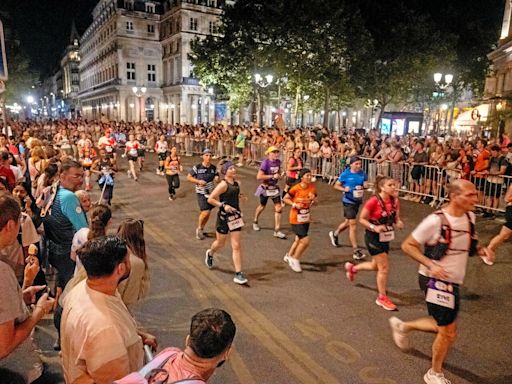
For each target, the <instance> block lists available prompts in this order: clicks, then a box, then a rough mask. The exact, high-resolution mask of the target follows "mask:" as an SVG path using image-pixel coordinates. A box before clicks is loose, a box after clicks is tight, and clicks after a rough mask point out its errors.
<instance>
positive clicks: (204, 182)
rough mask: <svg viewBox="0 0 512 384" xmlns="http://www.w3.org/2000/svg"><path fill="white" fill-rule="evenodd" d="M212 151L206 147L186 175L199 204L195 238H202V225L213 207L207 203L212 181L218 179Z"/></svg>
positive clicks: (212, 186) (212, 187)
mask: <svg viewBox="0 0 512 384" xmlns="http://www.w3.org/2000/svg"><path fill="white" fill-rule="evenodd" d="M211 162H212V153H211V152H210V150H209V149H208V148H206V149H205V150H204V151H203V161H202V162H201V163H199V164H197V165H194V166H193V167H192V169H191V170H190V172H189V173H188V175H187V180H188V181H190V182H191V183H192V184H195V186H196V194H197V202H198V204H199V210H200V211H201V212H200V213H199V219H198V222H197V228H196V239H198V240H203V239H204V237H205V235H204V233H203V230H204V227H205V225H206V223H207V222H208V219H209V218H210V212H211V210H212V209H213V208H214V207H213V205H211V204H210V203H208V196H209V195H210V193H212V191H213V189H214V182H215V181H217V180H218V178H219V173H218V172H217V167H216V166H215V165H213V164H212V163H211Z"/></svg>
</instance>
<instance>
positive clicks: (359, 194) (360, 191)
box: [352, 189, 364, 199]
mask: <svg viewBox="0 0 512 384" xmlns="http://www.w3.org/2000/svg"><path fill="white" fill-rule="evenodd" d="M352 195H354V197H355V198H356V199H362V198H363V196H364V189H354V191H353V192H352Z"/></svg>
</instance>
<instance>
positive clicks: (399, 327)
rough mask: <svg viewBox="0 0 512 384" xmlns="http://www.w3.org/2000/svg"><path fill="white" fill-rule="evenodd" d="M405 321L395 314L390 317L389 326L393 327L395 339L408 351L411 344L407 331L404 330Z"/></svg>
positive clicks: (396, 342) (399, 345)
mask: <svg viewBox="0 0 512 384" xmlns="http://www.w3.org/2000/svg"><path fill="white" fill-rule="evenodd" d="M403 323H404V322H403V321H402V320H400V319H399V318H398V317H395V316H393V317H390V318H389V326H390V327H391V332H392V335H393V341H394V342H395V344H396V346H397V347H398V348H400V349H401V350H402V351H407V350H408V349H410V348H411V345H410V342H409V336H408V334H407V332H405V331H404V330H403Z"/></svg>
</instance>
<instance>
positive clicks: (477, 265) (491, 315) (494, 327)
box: [36, 154, 512, 384]
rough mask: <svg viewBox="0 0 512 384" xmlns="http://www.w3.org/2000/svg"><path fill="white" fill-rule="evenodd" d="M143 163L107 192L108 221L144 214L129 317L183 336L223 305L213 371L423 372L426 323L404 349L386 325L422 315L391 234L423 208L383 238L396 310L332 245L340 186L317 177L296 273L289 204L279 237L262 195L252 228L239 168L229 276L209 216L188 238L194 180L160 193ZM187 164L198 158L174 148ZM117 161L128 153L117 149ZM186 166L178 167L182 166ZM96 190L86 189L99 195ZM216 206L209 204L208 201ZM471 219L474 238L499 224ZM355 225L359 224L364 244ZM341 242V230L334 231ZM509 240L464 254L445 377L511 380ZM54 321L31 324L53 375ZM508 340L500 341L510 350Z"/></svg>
mask: <svg viewBox="0 0 512 384" xmlns="http://www.w3.org/2000/svg"><path fill="white" fill-rule="evenodd" d="M147 160H148V161H147V165H146V170H145V172H144V173H143V174H142V176H141V177H140V179H139V182H135V181H133V180H131V179H128V178H127V176H126V171H124V172H120V173H119V175H118V176H117V178H116V186H115V191H114V200H113V216H114V225H113V226H112V228H111V230H112V231H115V229H116V228H117V225H118V223H119V222H120V221H121V220H122V219H124V218H126V217H134V218H142V219H144V221H145V224H144V227H145V231H146V243H147V245H148V249H149V257H150V259H151V265H150V267H151V276H152V280H151V290H150V293H149V296H148V297H147V298H146V299H145V300H143V301H142V302H141V303H140V304H139V305H137V306H136V308H135V310H134V316H135V318H136V319H137V322H138V323H139V324H140V326H141V327H142V328H144V329H145V330H147V331H149V332H151V333H153V334H155V335H156V336H157V337H158V340H159V344H160V346H161V347H166V346H179V347H181V346H183V344H184V340H185V337H186V335H187V332H188V326H189V321H190V317H191V316H192V315H193V314H194V313H196V312H197V311H199V310H201V309H203V308H206V307H211V306H215V307H220V308H223V309H225V310H227V311H228V312H229V313H230V314H231V315H232V316H233V318H234V321H235V322H236V325H237V329H238V332H237V335H236V338H235V351H234V353H233V354H232V356H231V359H230V360H229V361H228V363H227V364H226V365H225V366H223V367H222V368H220V369H218V370H217V372H216V374H215V375H214V377H213V378H212V379H211V380H210V382H211V383H213V384H220V383H244V384H251V383H290V384H292V383H311V384H313V383H368V384H370V383H373V384H379V383H380V384H384V383H386V384H393V383H404V384H406V383H407V384H409V383H422V382H423V374H424V373H425V372H426V371H427V369H428V368H429V366H430V356H431V345H432V340H433V335H430V334H419V333H418V334H414V335H412V341H413V347H414V349H413V351H412V352H410V353H402V352H401V351H400V350H399V349H398V348H397V347H396V346H395V345H394V343H393V341H392V339H391V332H390V328H389V325H388V318H389V317H390V316H392V315H395V316H398V317H400V318H402V319H404V320H410V319H414V318H417V317H421V316H424V315H426V309H425V305H424V301H423V295H422V293H421V292H420V290H419V289H418V284H417V265H416V264H415V263H414V262H412V261H411V260H410V259H409V258H408V257H406V256H405V255H404V254H403V253H402V252H401V251H400V250H399V247H400V241H402V240H403V239H404V238H405V236H406V235H408V234H409V232H410V231H411V230H412V229H413V228H414V227H415V225H416V224H418V223H419V221H420V220H421V219H422V218H423V217H425V216H426V215H427V214H428V213H429V212H431V211H432V208H430V207H428V206H424V205H419V204H418V203H411V202H408V201H401V204H402V217H403V220H404V222H405V224H406V229H405V230H403V231H400V232H398V233H397V240H396V241H394V242H393V243H392V250H391V256H390V259H391V266H390V279H389V284H388V287H389V296H390V297H391V298H392V300H393V301H394V302H395V303H396V304H397V305H398V307H399V311H398V312H394V313H390V312H387V311H385V310H383V309H382V308H380V307H378V306H377V305H376V304H375V298H376V295H377V293H376V283H375V274H374V273H363V272H362V273H359V275H358V276H357V280H356V283H355V284H352V283H350V282H348V281H347V279H346V278H345V274H344V271H343V264H344V263H345V262H346V261H350V260H352V257H351V253H352V252H351V248H350V247H347V246H342V247H339V248H334V247H332V246H331V244H330V241H329V238H328V235H327V233H328V231H329V230H331V229H334V228H335V226H336V225H337V224H338V223H339V222H340V221H341V220H342V218H343V216H342V210H341V205H340V203H339V197H340V196H339V194H338V192H336V191H334V190H333V189H332V187H331V186H329V185H327V184H324V183H321V182H318V183H317V188H318V192H319V205H318V206H316V207H314V209H313V211H312V217H313V222H312V224H311V230H310V234H311V240H312V242H311V247H310V249H308V250H307V251H306V254H305V255H304V258H303V262H302V267H303V270H304V271H303V273H301V274H297V273H295V272H293V271H291V269H290V268H289V267H288V266H287V264H285V263H284V262H283V255H284V254H285V252H286V251H287V250H288V248H289V246H290V244H291V241H292V240H291V239H292V235H291V231H290V225H289V224H288V208H285V213H284V215H283V220H282V222H283V230H284V231H285V232H286V233H287V234H288V235H289V239H288V240H279V239H276V238H274V237H272V226H273V212H272V206H271V204H269V206H268V207H267V209H266V211H265V212H264V213H263V214H262V217H261V219H260V226H261V227H262V230H261V231H260V232H254V231H253V230H252V228H251V227H250V223H251V221H252V216H253V213H254V209H255V207H256V204H257V199H256V198H255V197H254V191H255V189H256V185H257V184H256V180H255V169H254V168H246V167H244V168H241V169H239V176H240V180H241V185H242V192H243V193H245V194H246V195H248V197H249V198H248V200H247V201H245V202H242V205H241V209H242V211H243V212H244V220H245V222H246V227H245V228H244V230H243V233H242V255H243V266H244V267H243V270H244V271H245V272H246V273H247V275H248V278H249V284H248V286H238V285H236V284H234V283H233V281H232V278H233V269H232V268H233V267H232V262H231V252H230V248H229V243H228V244H227V247H228V248H226V249H224V250H223V251H222V252H220V253H218V254H216V255H215V256H216V257H215V267H214V268H213V269H212V270H208V269H207V268H206V266H205V265H204V252H205V250H206V249H207V248H208V247H209V245H210V244H211V242H212V241H213V233H214V223H215V216H214V215H212V218H211V219H210V222H209V224H208V226H207V228H206V229H207V230H208V232H210V233H211V237H209V238H207V239H205V240H202V241H200V240H196V239H195V234H194V230H195V228H196V223H197V215H198V208H197V203H196V197H195V193H194V191H193V186H192V185H191V184H190V183H188V182H187V181H186V180H185V177H182V186H181V188H180V189H179V191H178V199H177V200H176V201H173V202H171V201H169V200H168V199H167V184H166V182H165V178H164V177H161V176H157V175H156V174H155V172H154V171H155V164H156V163H155V155H154V154H148V156H147ZM183 161H184V163H185V166H186V167H185V168H186V169H188V168H189V166H191V165H192V164H193V161H198V159H197V158H196V159H192V158H183ZM120 165H121V167H122V169H126V165H127V164H126V160H125V159H120ZM185 173H186V172H185ZM97 195H98V190H97V187H96V190H95V191H94V196H96V197H97ZM214 214H216V211H214ZM501 224H502V223H501V222H499V221H497V220H493V221H486V220H482V219H479V222H478V223H477V230H479V232H480V238H481V240H482V242H483V243H487V242H488V241H489V239H490V238H491V237H492V236H493V235H494V234H496V233H497V232H498V231H499V229H500V226H501ZM363 234H364V231H363V230H362V229H359V231H358V236H359V243H360V245H363V244H364V243H363ZM340 240H341V241H342V242H343V243H344V244H347V243H348V233H344V234H342V235H341V236H340ZM511 250H512V246H511V245H510V244H506V245H505V246H503V247H502V248H501V249H499V251H498V261H497V262H496V264H495V265H494V266H493V267H488V266H486V265H485V264H484V263H483V262H482V261H481V260H480V259H479V258H474V259H472V260H470V262H469V266H468V271H467V275H466V281H465V286H464V288H463V291H462V310H461V313H460V315H459V330H460V332H459V337H458V339H457V341H456V343H455V346H454V348H453V349H452V350H451V352H450V354H449V356H448V359H447V364H446V375H447V378H449V379H450V380H452V382H453V383H457V384H458V383H461V384H462V383H464V384H466V383H478V384H485V383H488V384H491V383H492V384H505V383H507V384H508V383H511V382H512V366H511V365H510V346H512V327H511V324H512V322H511V320H510V313H512V304H511V300H510V293H511V292H512V282H511V280H510V276H511V275H512V261H511V259H510V254H511ZM54 335H55V330H54V329H53V326H52V325H51V323H50V320H48V321H46V322H45V324H43V326H41V327H38V330H37V332H36V336H37V338H38V339H39V340H40V345H41V349H42V350H43V352H44V356H45V360H46V361H47V363H48V364H49V367H50V369H49V371H50V375H49V376H48V380H47V381H46V382H48V383H57V382H61V381H62V379H59V378H58V377H59V375H60V374H59V367H58V361H59V358H58V355H57V354H56V353H55V352H53V351H51V345H52V344H53V341H54V340H53V336H54ZM507 351H508V352H507Z"/></svg>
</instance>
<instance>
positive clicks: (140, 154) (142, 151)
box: [137, 133, 147, 172]
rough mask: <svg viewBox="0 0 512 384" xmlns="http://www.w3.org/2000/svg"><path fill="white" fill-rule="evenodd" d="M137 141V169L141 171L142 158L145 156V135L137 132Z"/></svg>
mask: <svg viewBox="0 0 512 384" xmlns="http://www.w3.org/2000/svg"><path fill="white" fill-rule="evenodd" d="M137 141H138V142H139V148H138V149H137V154H138V163H139V170H140V171H141V172H142V169H143V168H144V159H145V158H146V143H147V140H146V137H145V136H144V135H142V134H141V133H138V134H137Z"/></svg>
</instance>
